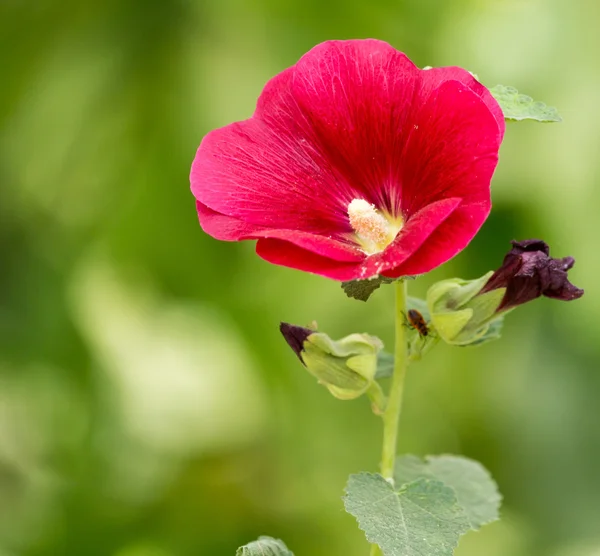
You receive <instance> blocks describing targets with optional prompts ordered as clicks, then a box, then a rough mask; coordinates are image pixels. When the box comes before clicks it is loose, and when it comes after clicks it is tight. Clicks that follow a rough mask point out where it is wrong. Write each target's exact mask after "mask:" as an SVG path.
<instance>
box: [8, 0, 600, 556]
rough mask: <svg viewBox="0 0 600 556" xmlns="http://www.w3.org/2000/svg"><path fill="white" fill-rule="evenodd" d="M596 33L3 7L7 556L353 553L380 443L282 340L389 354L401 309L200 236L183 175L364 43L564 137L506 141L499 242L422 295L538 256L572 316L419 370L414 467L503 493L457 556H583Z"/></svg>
mask: <svg viewBox="0 0 600 556" xmlns="http://www.w3.org/2000/svg"><path fill="white" fill-rule="evenodd" d="M599 24H600V3H598V2H595V1H594V0H581V1H579V2H573V1H571V0H495V1H492V0H489V1H486V0H457V1H449V0H439V1H436V0H373V1H370V2H366V1H364V2H360V3H359V2H352V1H350V2H349V1H348V0H329V1H326V2H321V1H317V0H255V1H243V0H200V1H194V0H173V1H164V0H163V1H159V0H145V1H142V0H105V1H103V2H100V1H93V0H90V1H88V2H81V1H75V0H64V1H62V2H58V1H54V2H48V1H45V0H31V1H27V0H3V1H2V2H1V3H0V67H1V69H2V79H1V86H0V198H1V201H0V249H1V253H2V258H1V272H0V555H1V556H21V555H23V556H54V555H68V556H197V555H206V556H233V555H234V554H235V549H236V548H237V547H238V545H240V544H243V543H244V542H247V541H250V540H252V539H254V538H256V537H257V536H258V535H260V534H270V535H273V536H278V537H281V538H283V539H285V540H286V542H287V543H288V545H289V546H290V548H291V549H293V550H294V551H295V553H296V555H297V556H330V555H331V556H333V555H336V556H342V555H344V556H366V554H367V553H368V548H367V544H366V542H365V541H364V539H363V537H362V534H361V533H360V532H359V531H358V529H357V527H356V524H355V521H354V519H353V518H352V517H351V516H349V515H347V514H345V513H344V511H343V506H342V502H341V499H340V497H341V494H342V489H343V486H344V484H345V481H346V478H347V476H348V475H349V474H350V473H352V472H357V471H360V470H375V469H376V468H377V465H378V459H379V446H380V434H381V430H380V422H379V420H378V419H377V418H375V417H374V416H373V415H372V414H371V413H370V410H369V407H368V403H367V402H366V400H363V399H361V400H358V401H354V402H340V401H337V400H335V399H333V398H332V397H331V396H330V395H329V394H328V393H327V391H326V390H325V389H324V388H322V387H319V386H317V385H316V384H315V383H314V380H313V379H312V378H311V377H310V376H309V375H308V374H307V373H306V372H305V371H304V370H303V369H302V367H301V366H300V365H299V363H298V361H297V360H296V358H295V356H294V354H293V353H292V352H291V351H290V350H289V348H288V347H287V345H286V344H285V342H284V341H283V339H282V338H281V337H280V335H279V332H278V329H277V326H278V323H279V321H280V320H286V321H289V322H293V323H298V324H305V323H308V322H310V321H312V320H313V319H317V320H318V322H319V325H320V328H321V329H322V330H324V331H327V332H329V333H330V334H331V335H332V336H333V337H339V336H343V335H346V334H348V333H350V332H354V331H361V332H363V331H364V332H370V333H373V334H378V335H380V336H381V337H382V338H383V339H384V341H385V342H386V343H387V344H388V345H389V344H390V343H391V338H392V329H391V326H392V318H393V317H392V293H393V292H392V288H387V289H386V288H382V289H381V290H380V291H378V292H377V293H376V294H375V295H374V296H373V298H372V299H371V301H370V302H369V303H368V304H364V303H360V302H357V301H353V300H349V299H347V298H346V297H345V295H344V294H343V293H342V291H341V289H340V287H339V285H338V284H337V283H335V282H333V281H328V280H326V279H323V278H319V277H315V276H311V275H307V274H303V273H301V272H297V271H293V270H289V269H285V268H280V267H275V266H272V265H269V264H267V263H266V262H263V261H262V260H260V259H259V258H258V257H257V256H256V255H255V254H254V252H253V245H252V244H251V243H242V244H227V243H220V242H217V241H215V240H213V239H212V238H210V237H208V236H206V235H204V234H203V233H202V231H201V230H200V228H199V226H198V223H197V218H196V214H195V210H194V203H193V199H192V196H191V194H190V192H189V183H188V173H189V167H190V164H191V161H192V158H193V156H194V153H195V150H196V148H197V146H198V144H199V142H200V140H201V138H202V136H203V135H204V134H205V133H207V132H208V131H209V130H211V129H213V128H215V127H218V126H222V125H225V124H227V123H229V122H231V121H233V120H237V119H243V118H246V117H248V116H249V115H250V114H251V113H252V110H253V107H254V103H255V101H256V98H257V96H258V95H259V93H260V91H261V89H262V86H263V85H264V83H265V82H266V81H267V80H268V79H269V78H270V77H271V76H272V75H274V74H275V73H277V72H279V71H281V70H282V69H284V68H286V67H288V66H290V65H291V64H293V63H294V62H295V61H296V60H297V59H298V58H299V57H300V56H301V55H302V54H303V53H304V52H305V51H307V50H308V49H310V48H311V47H312V46H314V45H315V44H316V43H318V42H321V41H323V40H326V39H331V38H356V37H376V38H380V39H384V40H387V41H389V42H390V43H392V44H393V45H394V46H396V47H397V48H399V49H400V50H403V51H405V52H406V53H407V54H408V55H409V56H410V57H411V58H412V59H413V60H414V61H415V62H416V63H417V64H418V65H420V66H425V65H434V66H437V65H460V66H463V67H466V68H467V69H469V70H471V71H474V72H476V73H477V74H478V75H479V76H480V79H481V80H482V81H483V82H484V83H486V84H488V85H490V86H492V85H495V84H496V83H498V82H500V83H503V84H506V85H513V86H515V87H517V88H519V89H520V90H521V91H522V92H525V93H528V94H531V95H532V96H534V97H535V98H538V99H540V100H543V101H546V102H547V103H549V104H552V105H556V106H557V107H559V109H560V112H561V114H562V116H563V118H564V122H563V123H562V124H557V125H546V126H545V125H539V124H533V123H522V124H511V125H509V126H508V130H507V134H506V138H505V141H504V145H503V148H502V152H501V161H500V166H499V168H498V171H497V173H496V176H495V180H494V187H493V196H494V201H495V205H494V210H493V213H492V216H491V217H490V219H489V220H488V222H487V223H486V224H485V226H484V228H483V230H482V232H481V233H480V234H479V235H478V236H477V238H476V239H475V240H474V241H473V243H472V245H471V246H470V247H469V248H468V249H467V250H466V251H464V252H463V253H462V254H461V255H460V256H458V257H457V258H456V259H455V260H454V261H452V262H451V263H449V264H447V265H445V266H444V267H442V268H440V269H437V270H436V271H434V272H433V273H431V275H429V276H426V277H424V278H422V279H419V280H417V281H416V282H415V283H414V284H411V288H412V292H411V293H413V294H416V295H418V294H422V293H424V291H425V290H426V288H427V286H428V284H430V283H432V282H433V281H435V280H439V279H443V278H448V277H452V276H456V275H458V276H462V277H465V278H473V277H477V276H480V275H481V274H483V273H484V272H485V271H487V270H489V269H493V268H495V267H497V266H498V265H499V264H500V261H501V259H502V257H503V255H504V253H505V252H506V251H507V249H508V247H509V241H510V240H511V239H515V238H518V239H525V238H530V237H541V238H543V239H545V240H546V241H548V242H549V243H550V245H551V247H552V254H553V255H554V256H558V257H562V256H566V255H572V256H574V257H575V258H576V259H577V265H576V267H575V269H574V270H573V271H571V278H572V280H573V282H574V283H575V284H576V285H578V286H580V287H583V288H585V289H586V295H585V297H584V298H583V299H582V300H581V301H578V302H574V303H559V302H552V301H550V300H538V301H536V302H534V303H532V304H530V305H528V306H526V307H523V308H521V309H519V310H518V311H516V312H515V313H513V314H511V315H510V316H509V317H508V319H507V323H506V329H505V333H504V337H503V339H502V341H500V342H497V343H494V344H490V345H488V346H485V347H482V348H479V349H473V350H468V349H458V348H454V349H451V348H449V347H446V346H440V347H438V348H437V349H436V350H435V351H434V352H433V353H432V354H431V355H430V356H429V357H428V358H427V359H426V360H425V361H424V362H423V363H420V364H418V365H415V366H414V367H413V368H412V370H411V373H410V376H409V380H408V388H407V397H406V405H405V411H404V414H403V417H402V428H401V450H402V451H406V452H413V453H416V454H426V453H444V452H452V453H458V454H464V455H466V456H469V457H473V458H476V459H479V460H481V461H482V462H483V463H484V464H485V465H486V466H487V467H488V468H489V469H490V470H491V471H492V473H493V475H494V477H495V478H496V479H497V481H498V483H499V485H500V488H501V491H502V492H503V493H504V495H505V503H504V511H503V516H504V517H503V520H502V521H501V522H499V523H496V524H494V525H492V526H489V527H486V528H485V529H484V530H482V531H481V532H480V533H471V534H469V535H467V536H466V537H464V538H463V540H462V541H461V545H460V547H459V550H458V555H459V556H500V555H502V556H598V555H599V554H600V404H599V401H598V400H599V398H600V373H599V372H598V371H599V370H600V342H599V341H598V326H597V324H596V323H597V322H598V319H600V294H599V293H598V289H597V288H595V287H594V286H595V284H596V283H597V278H594V277H595V276H597V275H598V272H599V271H600V268H599V267H600V258H599V256H598V237H599V235H600V218H599V217H598V210H599V209H600V188H598V180H599V178H600V157H599V156H598V152H599V150H600V132H599V131H598V130H599V127H600V114H599V112H598V110H597V98H598V90H599V87H600V67H599V65H598V61H597V53H598V52H599V51H600V34H599V33H598V31H597V29H598V27H599Z"/></svg>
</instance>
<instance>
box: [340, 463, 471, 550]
mask: <svg viewBox="0 0 600 556" xmlns="http://www.w3.org/2000/svg"><path fill="white" fill-rule="evenodd" d="M344 505H345V507H346V511H347V512H348V513H350V514H352V515H353V516H354V517H355V518H356V519H357V521H358V524H359V527H360V528H361V529H362V530H363V531H364V532H365V535H366V537H367V540H368V541H369V542H371V543H376V544H378V545H379V546H380V547H381V549H382V550H383V553H384V554H385V556H407V555H414V556H417V555H427V556H451V555H452V552H453V550H454V548H455V547H456V545H457V544H458V539H459V537H460V536H461V535H462V534H464V533H466V532H467V531H468V530H469V528H470V527H469V520H468V518H467V515H466V514H465V512H464V510H463V509H462V508H461V507H460V506H459V505H458V503H457V500H456V495H455V494H454V491H453V490H452V489H451V488H449V487H447V486H445V485H444V484H443V483H440V482H439V481H431V480H427V479H419V480H417V481H413V482H410V483H408V484H405V485H403V486H402V487H401V488H399V489H395V488H394V487H393V486H392V485H391V484H390V483H388V482H387V481H386V480H385V479H384V478H383V477H382V476H381V475H378V474H373V473H359V474H358V475H351V476H350V479H349V480H348V484H347V485H346V496H345V497H344Z"/></svg>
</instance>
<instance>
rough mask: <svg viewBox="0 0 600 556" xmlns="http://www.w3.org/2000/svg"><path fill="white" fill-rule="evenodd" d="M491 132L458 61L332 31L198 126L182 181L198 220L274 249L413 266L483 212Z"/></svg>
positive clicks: (455, 243)
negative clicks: (250, 111)
mask: <svg viewBox="0 0 600 556" xmlns="http://www.w3.org/2000/svg"><path fill="white" fill-rule="evenodd" d="M503 135H504V117H503V115H502V111H501V109H500V107H499V105H498V104H497V102H496V101H495V100H494V99H493V97H492V96H491V94H490V93H489V91H488V90H487V89H486V88H485V87H484V86H483V85H481V84H480V83H479V82H478V81H477V80H476V79H474V78H473V76H472V75H471V74H470V73H469V72H467V71H465V70H463V69H460V68H456V67H448V68H437V69H430V70H421V69H418V68H417V67H416V66H415V65H414V64H413V63H412V62H411V61H410V60H409V59H408V58H407V57H406V56H405V55H404V54H402V53H401V52H398V51H397V50H395V49H394V48H392V47H391V46H390V45H388V44H387V43H385V42H381V41H378V40H372V39H368V40H350V41H330V42H325V43H322V44H320V45H318V46H316V47H315V48H313V49H312V50H311V51H310V52H308V53H307V54H305V55H304V56H303V57H302V58H301V59H300V61H299V62H298V63H297V64H296V65H295V66H292V67H291V68H289V69H287V70H285V71H283V72H282V73H280V74H279V75H277V76H275V77H274V78H273V79H271V81H269V82H268V83H267V85H266V86H265V89H264V90H263V92H262V94H261V96H260V98H259V99H258V104H257V107H256V111H255V112H254V115H253V116H252V117H251V118H250V119H248V120H245V121H243V122H237V123H233V124H231V125H228V126H226V127H223V128H221V129H217V130H214V131H212V132H211V133H209V134H208V135H207V136H206V137H205V138H204V139H203V141H202V144H201V145H200V147H199V149H198V152H197V154H196V158H195V159H194V163H193V165H192V171H191V176H190V179H191V184H192V192H193V193H194V196H195V197H196V200H197V203H196V206H197V209H198V215H199V217H200V224H201V226H202V228H203V229H204V231H205V232H207V233H208V234H210V235H212V236H213V237H215V238H217V239H221V240H226V241H239V240H243V239H258V244H257V246H256V250H257V253H258V254H259V255H260V256H261V257H262V258H264V259H266V260H267V261H270V262H272V263H276V264H280V265H284V266H289V267H293V268H297V269H300V270H306V271H309V272H314V273H316V274H321V275H323V276H327V277H329V278H334V279H336V280H353V279H362V278H369V277H371V276H375V275H378V274H381V275H384V276H389V277H398V276H405V275H415V274H421V273H424V272H427V271H429V270H431V269H433V268H435V267H436V266H438V265H440V264H442V263H443V262H445V261H447V260H448V259H450V258H451V257H453V256H455V255H456V254H457V253H458V252H459V251H461V250H462V249H464V248H465V247H466V246H467V244H468V243H469V241H470V240H471V239H472V238H473V236H474V235H475V234H476V233H477V231H478V230H479V228H480V227H481V225H482V224H483V222H484V221H485V219H486V218H487V216H488V214H489V211H490V180H491V178H492V174H493V172H494V169H495V167H496V164H497V162H498V149H499V147H500V143H501V141H502V137H503Z"/></svg>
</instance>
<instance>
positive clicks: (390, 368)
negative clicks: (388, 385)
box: [375, 351, 394, 380]
mask: <svg viewBox="0 0 600 556" xmlns="http://www.w3.org/2000/svg"><path fill="white" fill-rule="evenodd" d="M393 374H394V355H393V354H392V353H388V352H387V351H380V352H379V353H378V354H377V372H376V373H375V380H379V379H381V378H389V377H391V376H392V375H393Z"/></svg>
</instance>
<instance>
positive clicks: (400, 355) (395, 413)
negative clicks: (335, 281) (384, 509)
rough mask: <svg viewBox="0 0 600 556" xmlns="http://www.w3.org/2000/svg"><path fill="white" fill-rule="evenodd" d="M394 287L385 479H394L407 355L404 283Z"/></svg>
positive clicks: (385, 417) (385, 420) (383, 464)
mask: <svg viewBox="0 0 600 556" xmlns="http://www.w3.org/2000/svg"><path fill="white" fill-rule="evenodd" d="M395 286H396V340H395V348H394V375H393V377H392V386H391V387H390V393H389V398H388V403H387V407H386V409H385V413H384V414H383V450H382V453H381V474H382V475H383V476H384V477H385V478H386V479H392V478H393V477H394V464H395V463H396V445H397V443H398V421H399V420H400V411H401V410H402V393H403V392H404V377H405V375H406V363H407V362H408V353H407V345H406V326H405V324H404V320H405V314H406V281H404V280H401V281H398V282H396V283H395Z"/></svg>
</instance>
